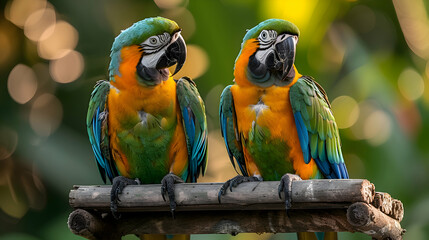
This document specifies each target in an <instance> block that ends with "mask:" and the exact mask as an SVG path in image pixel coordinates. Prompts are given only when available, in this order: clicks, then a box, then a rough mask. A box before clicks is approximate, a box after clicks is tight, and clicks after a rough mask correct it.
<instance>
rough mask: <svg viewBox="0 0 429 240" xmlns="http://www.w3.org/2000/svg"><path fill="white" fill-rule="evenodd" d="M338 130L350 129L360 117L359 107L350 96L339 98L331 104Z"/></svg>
mask: <svg viewBox="0 0 429 240" xmlns="http://www.w3.org/2000/svg"><path fill="white" fill-rule="evenodd" d="M331 106H332V111H333V113H334V116H335V121H336V123H337V126H338V128H349V127H351V126H353V124H355V123H356V121H357V119H358V117H359V105H358V104H357V102H356V100H354V99H353V98H352V97H349V96H339V97H337V98H335V99H334V101H332V103H331Z"/></svg>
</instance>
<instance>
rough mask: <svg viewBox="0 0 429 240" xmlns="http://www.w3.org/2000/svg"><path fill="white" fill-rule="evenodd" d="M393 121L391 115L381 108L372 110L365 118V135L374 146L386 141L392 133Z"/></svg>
mask: <svg viewBox="0 0 429 240" xmlns="http://www.w3.org/2000/svg"><path fill="white" fill-rule="evenodd" d="M391 131H392V122H391V119H390V117H389V116H388V115H387V114H386V113H385V112H384V111H381V110H376V111H374V112H372V113H371V114H370V115H369V116H368V117H367V118H366V120H365V123H364V129H363V132H364V135H365V138H366V139H367V140H368V142H369V143H370V144H371V145H373V146H378V145H381V144H383V143H385V142H386V141H387V140H388V139H389V137H390V134H391Z"/></svg>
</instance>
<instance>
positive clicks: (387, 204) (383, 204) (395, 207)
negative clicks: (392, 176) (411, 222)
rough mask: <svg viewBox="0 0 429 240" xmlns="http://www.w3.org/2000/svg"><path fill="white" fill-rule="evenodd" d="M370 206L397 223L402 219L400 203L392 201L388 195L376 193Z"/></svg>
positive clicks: (402, 208)
mask: <svg viewBox="0 0 429 240" xmlns="http://www.w3.org/2000/svg"><path fill="white" fill-rule="evenodd" d="M371 204H372V205H373V206H374V207H376V208H378V209H379V210H380V211H382V212H384V213H385V214H387V215H389V216H391V217H392V218H394V219H396V220H398V221H399V222H401V221H402V218H404V206H403V205H402V202H401V201H399V200H397V199H393V198H392V197H391V196H390V195H389V194H388V193H382V192H376V193H375V196H374V200H373V201H372V203H371Z"/></svg>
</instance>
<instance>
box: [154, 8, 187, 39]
mask: <svg viewBox="0 0 429 240" xmlns="http://www.w3.org/2000/svg"><path fill="white" fill-rule="evenodd" d="M161 16H162V17H166V18H168V19H171V20H174V21H175V22H177V24H178V25H179V26H180V27H181V28H182V29H183V30H182V33H181V34H182V36H183V38H184V39H185V40H186V39H189V38H190V37H191V36H192V34H194V32H195V19H194V16H193V15H192V13H191V12H190V11H189V10H188V9H187V8H185V7H180V8H174V9H171V10H166V11H164V12H163V13H162V14H161Z"/></svg>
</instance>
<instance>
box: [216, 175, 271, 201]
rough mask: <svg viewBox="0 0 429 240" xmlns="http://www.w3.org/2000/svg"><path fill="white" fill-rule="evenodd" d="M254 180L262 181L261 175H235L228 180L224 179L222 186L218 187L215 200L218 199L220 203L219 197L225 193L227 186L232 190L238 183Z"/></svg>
mask: <svg viewBox="0 0 429 240" xmlns="http://www.w3.org/2000/svg"><path fill="white" fill-rule="evenodd" d="M256 181H263V179H262V177H261V176H253V177H245V176H242V175H237V176H235V177H233V178H231V179H229V180H228V181H226V182H225V183H224V184H223V185H222V187H221V188H220V190H219V193H218V195H217V200H218V201H219V203H221V197H222V196H223V195H225V194H226V191H227V190H228V187H229V190H230V191H231V192H232V188H233V187H234V188H235V187H237V186H238V185H239V184H240V183H243V182H256Z"/></svg>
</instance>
